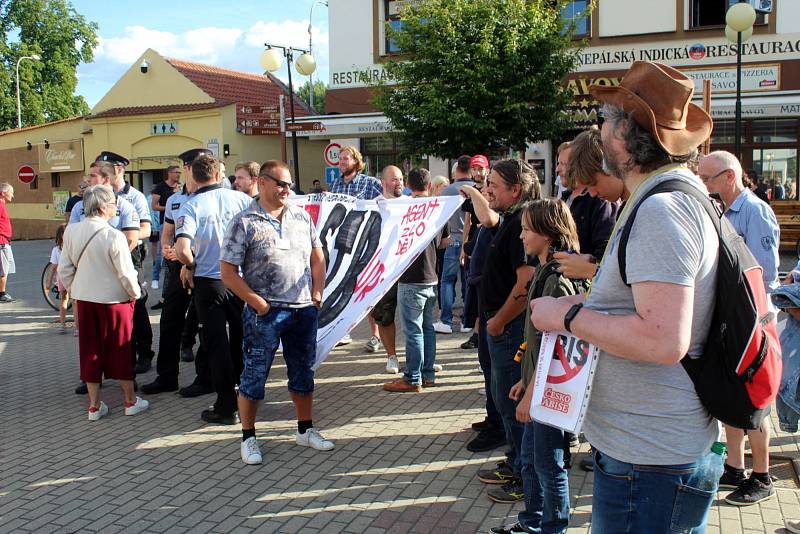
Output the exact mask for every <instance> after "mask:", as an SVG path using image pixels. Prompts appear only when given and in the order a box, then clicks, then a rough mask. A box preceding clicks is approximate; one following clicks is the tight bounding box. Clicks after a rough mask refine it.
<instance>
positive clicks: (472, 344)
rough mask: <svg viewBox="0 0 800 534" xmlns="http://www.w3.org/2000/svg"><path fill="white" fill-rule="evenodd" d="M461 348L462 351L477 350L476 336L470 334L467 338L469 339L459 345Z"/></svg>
mask: <svg viewBox="0 0 800 534" xmlns="http://www.w3.org/2000/svg"><path fill="white" fill-rule="evenodd" d="M461 348H462V349H464V350H469V349H477V348H478V334H472V335H471V336H469V339H468V340H466V341H465V342H463V343H462V344H461Z"/></svg>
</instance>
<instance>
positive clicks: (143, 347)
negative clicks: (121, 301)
mask: <svg viewBox="0 0 800 534" xmlns="http://www.w3.org/2000/svg"><path fill="white" fill-rule="evenodd" d="M146 250H147V249H146V248H145V246H144V245H139V246H138V247H136V248H135V249H133V251H131V259H132V260H133V266H134V267H135V268H136V275H137V279H138V280H139V287H141V289H142V296H141V297H140V298H139V300H137V301H136V304H135V305H134V307H133V332H132V333H131V353H132V354H131V357H132V359H133V363H134V365H136V355H137V354H138V355H139V358H147V359H153V356H154V353H153V327H152V326H150V315H149V314H148V313H147V289H146V285H145V279H144V268H143V267H142V264H143V262H144V258H145V255H146V253H145V251H146Z"/></svg>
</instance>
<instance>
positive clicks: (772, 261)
mask: <svg viewBox="0 0 800 534" xmlns="http://www.w3.org/2000/svg"><path fill="white" fill-rule="evenodd" d="M725 217H727V218H728V221H730V223H731V224H732V225H733V227H734V228H735V229H736V232H737V233H738V234H739V235H740V236H742V238H743V239H744V242H745V244H746V245H747V248H749V249H750V252H752V253H753V256H755V258H756V260H757V261H758V263H759V265H761V268H762V269H763V276H764V287H766V288H767V292H770V291H773V290H774V289H776V288H777V287H778V286H780V282H779V280H778V266H779V265H780V257H779V256H778V244H779V243H780V241H781V238H780V226H779V225H778V219H777V218H776V217H775V212H774V211H772V208H770V207H769V204H767V203H766V202H764V201H763V200H761V199H760V198H758V197H757V196H755V195H754V194H753V193H752V192H751V191H750V190H749V189H747V188H745V189H744V190H743V191H742V192H741V193H739V196H737V197H736V200H734V201H733V203H732V204H731V205H730V207H728V209H726V210H725Z"/></svg>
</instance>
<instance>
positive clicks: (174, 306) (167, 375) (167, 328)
mask: <svg viewBox="0 0 800 534" xmlns="http://www.w3.org/2000/svg"><path fill="white" fill-rule="evenodd" d="M180 273H181V264H180V262H177V261H168V262H167V272H166V277H165V279H166V281H165V284H166V288H167V289H166V291H165V293H164V307H163V308H162V309H161V320H160V322H159V327H160V331H161V335H160V336H159V339H158V359H157V360H156V372H157V373H158V379H159V381H160V382H162V383H164V384H167V385H177V384H178V369H179V365H180V350H181V347H182V346H189V347H192V346H194V337H195V334H196V333H197V329H198V325H197V313H196V311H195V309H194V306H192V296H191V295H190V294H189V293H188V292H187V291H186V290H185V289H184V288H183V287H182V286H181V280H180ZM187 312H188V313H187ZM189 332H191V334H189ZM187 341H188V343H187ZM194 365H195V371H196V372H197V377H196V378H195V379H194V382H195V383H196V384H198V385H200V386H203V387H206V388H210V387H211V372H210V370H209V366H208V355H207V354H206V352H205V350H203V346H202V344H201V346H200V349H198V351H197V356H196V357H195V364H194Z"/></svg>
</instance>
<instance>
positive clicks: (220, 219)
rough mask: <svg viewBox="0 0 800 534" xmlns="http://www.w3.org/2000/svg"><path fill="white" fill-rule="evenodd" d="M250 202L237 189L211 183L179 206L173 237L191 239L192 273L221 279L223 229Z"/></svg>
mask: <svg viewBox="0 0 800 534" xmlns="http://www.w3.org/2000/svg"><path fill="white" fill-rule="evenodd" d="M252 201H253V199H252V198H250V197H249V196H247V195H246V194H244V193H242V192H240V191H233V190H232V189H224V188H223V187H222V186H220V185H219V184H214V185H208V186H206V187H201V188H200V189H198V190H197V191H196V192H195V194H194V195H192V196H191V197H190V198H189V200H187V201H186V202H185V203H184V204H183V206H181V209H180V211H179V212H178V220H177V221H176V222H175V240H176V241H177V240H178V238H179V237H186V238H188V239H190V240H192V241H193V242H194V250H195V255H194V257H195V262H197V267H196V268H195V270H194V275H195V276H200V277H203V278H215V279H217V280H219V279H220V278H221V275H220V270H219V258H220V249H221V247H222V240H223V238H224V237H225V231H226V230H227V229H228V225H229V224H230V222H231V220H232V219H233V218H234V217H235V216H236V215H238V214H239V213H241V212H243V211H244V210H245V209H247V207H248V206H249V205H250V203H251V202H252Z"/></svg>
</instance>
